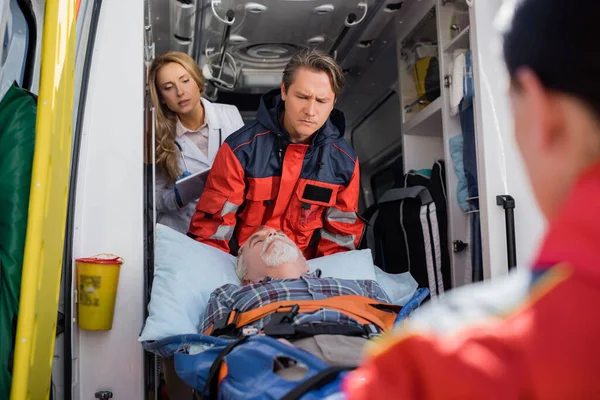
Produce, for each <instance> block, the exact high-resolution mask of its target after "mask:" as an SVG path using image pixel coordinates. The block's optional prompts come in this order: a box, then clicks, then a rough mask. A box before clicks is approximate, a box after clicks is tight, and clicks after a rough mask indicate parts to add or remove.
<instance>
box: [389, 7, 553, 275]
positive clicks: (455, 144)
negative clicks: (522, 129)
mask: <svg viewBox="0 0 600 400" xmlns="http://www.w3.org/2000/svg"><path fill="white" fill-rule="evenodd" d="M473 3H474V4H473ZM497 3H498V4H490V3H489V2H487V1H486V2H482V1H474V0H469V2H468V3H467V1H466V0H454V1H450V0H420V1H415V2H411V3H410V4H408V7H407V9H406V10H405V12H404V13H403V14H402V15H399V16H398V21H397V23H396V34H397V39H396V45H397V57H398V79H399V84H400V94H401V96H400V103H401V104H400V113H401V116H402V118H401V132H402V148H403V162H404V170H405V172H408V171H410V170H417V169H422V168H431V165H432V164H433V162H434V161H435V160H437V159H443V160H444V161H445V165H446V188H447V193H446V195H447V208H448V242H449V245H450V247H451V250H450V251H451V263H452V271H453V273H452V274H453V277H452V280H453V285H454V286H460V285H464V284H467V283H470V282H472V281H473V280H480V279H488V278H491V277H494V276H499V275H502V274H504V273H506V272H507V271H508V266H507V265H508V264H507V242H506V225H505V219H504V218H505V213H504V210H503V208H502V207H499V206H498V205H496V197H497V196H499V195H507V194H508V195H511V196H513V197H514V198H515V200H516V202H517V208H516V210H515V216H516V217H515V219H516V226H517V230H518V231H517V254H518V257H517V260H518V261H520V264H523V263H525V262H528V261H529V259H530V258H531V255H532V254H534V251H535V247H536V246H537V243H538V240H539V237H540V232H541V228H542V223H541V219H540V217H539V213H538V211H537V208H536V206H535V204H534V202H533V200H532V196H531V192H530V190H529V185H528V182H527V181H526V179H524V176H525V174H524V169H523V166H522V165H521V164H520V162H519V156H518V153H517V151H516V148H515V146H514V142H513V139H512V127H511V124H510V121H511V120H510V113H509V109H508V105H507V101H506V96H505V94H506V92H505V88H504V87H502V86H501V83H500V82H502V79H501V78H502V72H503V68H504V67H503V64H502V60H501V58H500V56H499V54H494V53H493V52H492V50H491V49H493V48H496V49H497V48H498V46H497V44H498V42H494V40H496V39H498V37H497V35H496V32H495V31H494V28H493V19H494V17H495V15H496V12H497V10H498V8H499V6H500V2H497ZM469 4H471V5H469ZM475 26H476V27H477V29H475ZM478 43H480V44H481V46H477V44H478ZM493 45H496V47H494V46H493ZM434 58H435V60H434ZM463 65H466V66H467V67H469V66H470V68H467V67H465V68H463V67H462V66H463ZM461 71H462V73H461ZM490 71H493V72H494V73H493V75H489V72H490ZM434 72H437V73H438V76H437V84H436V80H435V79H433V73H434ZM465 74H466V75H467V77H468V79H466V80H465V78H464V76H465ZM465 82H467V83H468V82H474V83H473V84H472V85H466V86H465ZM465 91H466V95H465ZM462 100H464V101H462ZM469 107H470V108H469ZM498 118H502V120H501V121H498ZM453 160H454V161H459V163H460V162H462V163H463V164H464V166H461V165H457V168H455V165H454V163H453ZM457 169H458V170H461V169H463V170H465V169H466V170H468V172H470V173H467V174H466V175H465V176H463V177H461V178H460V182H459V177H458V175H457V172H456V170H457ZM461 188H462V189H461ZM459 192H460V195H459ZM519 218H522V221H521V223H519V221H518V220H519ZM480 229H481V234H479V230H480ZM465 244H466V246H465ZM473 268H475V270H474V269H473Z"/></svg>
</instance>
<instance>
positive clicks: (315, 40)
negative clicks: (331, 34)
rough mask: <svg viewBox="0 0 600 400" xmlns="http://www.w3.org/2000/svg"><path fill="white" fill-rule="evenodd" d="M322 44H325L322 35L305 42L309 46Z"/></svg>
mask: <svg viewBox="0 0 600 400" xmlns="http://www.w3.org/2000/svg"><path fill="white" fill-rule="evenodd" d="M324 42H325V38H324V37H323V35H318V36H315V37H312V38H310V39H308V40H307V41H306V43H308V44H309V45H318V44H321V43H324Z"/></svg>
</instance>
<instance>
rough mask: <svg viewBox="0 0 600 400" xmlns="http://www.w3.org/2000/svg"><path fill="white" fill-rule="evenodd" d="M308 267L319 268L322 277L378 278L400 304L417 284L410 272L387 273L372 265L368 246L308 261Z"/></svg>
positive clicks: (406, 299)
mask: <svg viewBox="0 0 600 400" xmlns="http://www.w3.org/2000/svg"><path fill="white" fill-rule="evenodd" d="M308 266H309V268H310V271H311V272H312V271H314V270H316V269H317V268H319V269H320V270H321V272H322V274H321V277H323V278H327V277H331V278H338V279H352V280H371V281H377V283H379V285H380V286H381V288H382V289H383V290H384V291H385V293H387V295H388V297H389V298H390V300H392V303H393V304H397V305H401V306H403V305H404V304H406V302H407V301H408V300H410V299H411V298H412V296H413V295H414V294H415V291H416V290H417V287H418V284H417V281H416V280H415V278H413V277H412V275H411V274H410V273H409V272H405V273H403V274H388V273H387V272H384V271H382V270H381V269H380V268H379V267H377V266H375V265H373V256H372V255H371V250H370V249H365V250H352V251H346V252H344V253H337V254H332V255H330V256H325V257H319V258H315V259H312V260H309V261H308Z"/></svg>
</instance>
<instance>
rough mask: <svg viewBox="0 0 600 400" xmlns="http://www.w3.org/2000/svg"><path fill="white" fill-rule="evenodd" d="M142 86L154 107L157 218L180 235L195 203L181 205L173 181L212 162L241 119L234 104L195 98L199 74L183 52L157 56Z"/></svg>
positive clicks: (198, 93) (200, 83) (200, 87)
mask: <svg viewBox="0 0 600 400" xmlns="http://www.w3.org/2000/svg"><path fill="white" fill-rule="evenodd" d="M148 86H149V90H150V96H151V99H152V103H153V104H154V107H155V109H156V164H157V169H156V191H157V193H156V210H157V213H158V216H157V222H159V223H161V224H163V225H167V226H169V227H171V228H173V229H175V230H177V231H179V232H181V233H186V232H187V230H188V227H189V223H190V219H191V217H192V215H193V214H194V209H195V206H196V204H195V202H194V203H189V204H182V202H181V198H180V196H179V195H178V191H177V190H176V186H175V182H176V181H177V180H178V179H180V178H182V177H183V176H187V175H190V174H193V173H195V172H199V171H202V170H204V169H206V168H208V167H210V166H212V163H213V161H214V159H215V155H216V154H217V150H218V149H219V147H220V146H221V144H222V143H223V141H224V140H225V138H227V136H229V135H230V134H231V133H233V132H235V131H236V130H238V129H239V128H241V127H242V125H243V122H242V117H241V115H240V113H239V111H238V110H237V108H236V107H235V106H231V105H225V104H215V103H211V102H209V101H208V100H206V99H204V98H202V97H201V96H202V94H203V93H204V89H205V86H204V77H203V75H202V72H201V71H200V68H199V67H198V65H197V64H196V63H195V62H194V60H193V59H192V58H191V57H190V56H188V55H187V54H185V53H181V52H175V51H171V52H168V53H165V54H163V55H161V56H159V57H157V58H156V59H155V60H154V62H153V63H152V66H151V67H150V72H149V74H148Z"/></svg>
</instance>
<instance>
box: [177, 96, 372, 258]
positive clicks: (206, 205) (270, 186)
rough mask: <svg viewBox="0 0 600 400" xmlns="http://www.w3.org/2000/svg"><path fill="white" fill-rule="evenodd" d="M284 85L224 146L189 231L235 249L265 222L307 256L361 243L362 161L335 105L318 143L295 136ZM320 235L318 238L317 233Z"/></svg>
mask: <svg viewBox="0 0 600 400" xmlns="http://www.w3.org/2000/svg"><path fill="white" fill-rule="evenodd" d="M282 107H283V103H282V101H281V96H280V94H279V90H275V91H272V92H269V93H267V94H266V95H265V96H263V98H262V100H261V105H260V108H259V110H258V113H257V120H256V121H255V122H253V123H250V124H247V125H246V126H244V127H243V128H242V129H240V130H239V131H237V132H236V133H234V134H232V135H231V136H229V137H228V138H227V140H226V141H225V143H224V144H223V146H221V148H220V149H219V152H218V153H217V156H216V158H215V161H214V163H213V167H212V170H211V173H210V175H209V177H208V180H207V182H206V188H205V189H204V192H203V194H202V197H201V198H200V200H199V201H198V204H197V206H196V212H195V214H194V216H193V217H192V220H191V223H190V228H189V231H188V235H189V236H191V237H193V238H195V239H196V240H198V241H201V242H204V243H207V244H210V245H212V246H215V247H217V248H220V249H222V250H224V251H229V240H230V239H231V238H232V237H233V235H234V234H235V235H236V238H237V241H238V244H239V245H240V246H241V245H243V244H244V243H245V241H246V240H247V239H248V238H249V237H250V235H252V234H253V233H254V232H255V231H256V229H257V228H258V227H259V226H261V225H268V226H270V227H273V228H275V229H281V230H282V231H283V232H285V233H286V234H287V235H288V236H289V237H290V239H292V240H293V241H294V242H295V243H296V244H297V245H298V247H299V248H300V250H302V251H303V252H304V255H305V256H306V258H309V259H310V258H313V257H315V256H323V255H328V254H333V253H338V252H341V251H347V250H354V249H356V248H357V246H358V243H359V241H360V239H361V236H362V233H363V229H364V223H363V221H362V220H361V219H360V217H359V216H358V214H357V206H358V196H359V190H360V185H359V180H360V172H359V164H358V159H357V157H356V154H355V153H354V150H353V149H352V147H351V146H350V145H349V144H348V142H347V141H346V140H345V139H344V130H345V122H344V115H343V114H342V113H341V112H340V111H338V110H333V111H332V113H331V115H330V117H329V119H328V120H327V122H326V123H325V125H324V126H323V127H322V128H321V129H320V130H319V131H317V132H316V133H315V135H314V137H313V140H312V143H311V144H310V145H307V144H295V143H291V142H290V139H289V135H288V134H287V133H286V131H285V129H283V128H282V127H281V126H280V122H279V116H280V115H281V110H282ZM315 232H318V234H319V235H320V239H319V241H318V243H316V244H315V245H314V246H313V245H310V246H309V244H311V239H312V238H313V234H315Z"/></svg>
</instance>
